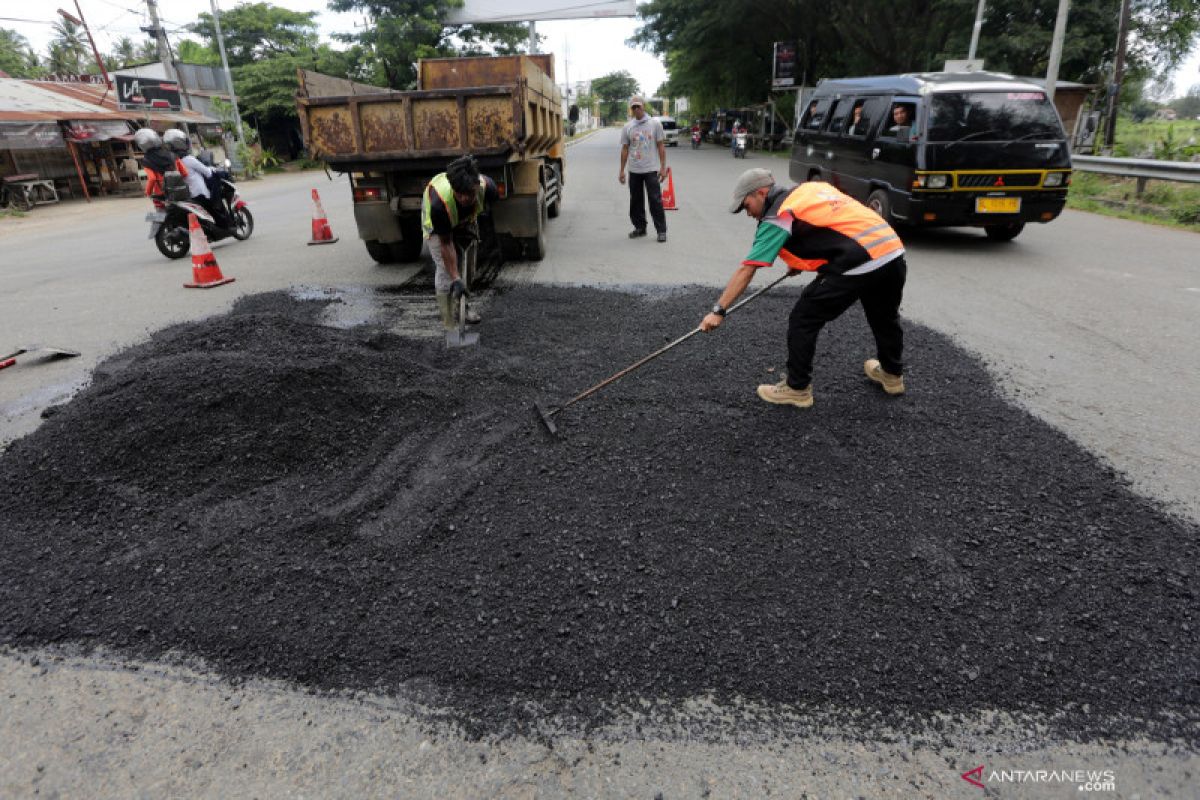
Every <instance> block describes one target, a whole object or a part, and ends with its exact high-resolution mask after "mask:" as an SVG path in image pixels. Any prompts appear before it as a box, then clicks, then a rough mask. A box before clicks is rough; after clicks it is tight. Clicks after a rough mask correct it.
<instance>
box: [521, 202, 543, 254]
mask: <svg viewBox="0 0 1200 800" xmlns="http://www.w3.org/2000/svg"><path fill="white" fill-rule="evenodd" d="M537 207H538V227H537V236H534V237H533V238H532V239H526V240H525V250H526V253H527V254H528V256H529V260H530V261H541V260H542V259H543V258H545V257H546V215H547V213H548V211H547V208H546V192H545V191H544V190H542V189H538V202H537Z"/></svg>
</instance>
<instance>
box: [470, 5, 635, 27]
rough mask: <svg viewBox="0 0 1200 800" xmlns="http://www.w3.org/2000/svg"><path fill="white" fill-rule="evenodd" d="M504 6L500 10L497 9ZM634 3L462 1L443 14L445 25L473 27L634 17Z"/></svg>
mask: <svg viewBox="0 0 1200 800" xmlns="http://www.w3.org/2000/svg"><path fill="white" fill-rule="evenodd" d="M498 6H503V8H498ZM636 16H637V0H598V2H577V3H564V2H563V1H562V0H512V1H511V2H507V3H497V2H496V1H495V0H463V4H462V8H453V9H450V10H449V11H447V12H446V23H447V24H448V25H472V24H478V23H484V22H535V21H536V22H541V21H544V20H553V19H596V18H601V17H636Z"/></svg>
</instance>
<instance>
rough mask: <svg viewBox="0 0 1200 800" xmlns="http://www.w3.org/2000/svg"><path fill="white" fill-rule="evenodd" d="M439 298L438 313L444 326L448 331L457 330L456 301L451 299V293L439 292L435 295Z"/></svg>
mask: <svg viewBox="0 0 1200 800" xmlns="http://www.w3.org/2000/svg"><path fill="white" fill-rule="evenodd" d="M434 296H435V297H436V298H437V307H438V314H439V315H440V316H441V318H442V327H443V328H445V329H446V330H448V331H453V330H457V329H458V326H457V325H456V324H454V301H453V300H451V299H450V293H449V292H446V293H444V294H443V293H442V292H438V293H437V294H435V295H434Z"/></svg>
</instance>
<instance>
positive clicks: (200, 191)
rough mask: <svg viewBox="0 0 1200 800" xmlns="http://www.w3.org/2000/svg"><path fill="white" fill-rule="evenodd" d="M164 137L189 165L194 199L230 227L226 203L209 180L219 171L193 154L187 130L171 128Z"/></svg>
mask: <svg viewBox="0 0 1200 800" xmlns="http://www.w3.org/2000/svg"><path fill="white" fill-rule="evenodd" d="M162 138H163V143H164V144H166V145H167V147H169V148H170V149H171V150H172V151H173V152H174V153H175V155H176V156H177V157H178V158H179V160H180V161H182V162H183V165H184V166H185V167H187V172H186V173H184V175H185V177H186V179H187V186H188V191H189V192H190V193H191V195H192V199H193V200H194V201H196V202H197V203H199V204H200V205H201V206H203V207H204V208H205V209H207V210H208V213H209V214H210V215H212V218H213V221H215V222H216V223H217V225H218V226H219V227H222V228H228V227H230V225H229V217H228V215H227V214H226V213H225V209H224V204H223V203H222V202H221V199H220V197H217V196H215V194H214V192H213V191H212V190H210V189H209V181H211V180H212V178H213V177H214V176H216V175H217V171H216V170H214V169H213V168H212V167H209V166H207V165H206V164H204V163H203V162H201V161H200V159H198V158H196V157H195V156H194V155H192V143H191V141H190V140H189V139H188V135H187V134H186V133H185V132H183V131H181V130H179V129H178V128H171V129H170V130H169V131H167V132H166V133H164V134H163V137H162Z"/></svg>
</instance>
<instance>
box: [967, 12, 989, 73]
mask: <svg viewBox="0 0 1200 800" xmlns="http://www.w3.org/2000/svg"><path fill="white" fill-rule="evenodd" d="M986 4H987V0H979V8H977V9H976V10H975V27H974V28H973V29H972V30H971V48H970V49H969V50H968V51H967V60H968V61H974V60H975V49H976V48H977V47H979V31H980V30H982V29H983V7H984V5H986Z"/></svg>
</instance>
